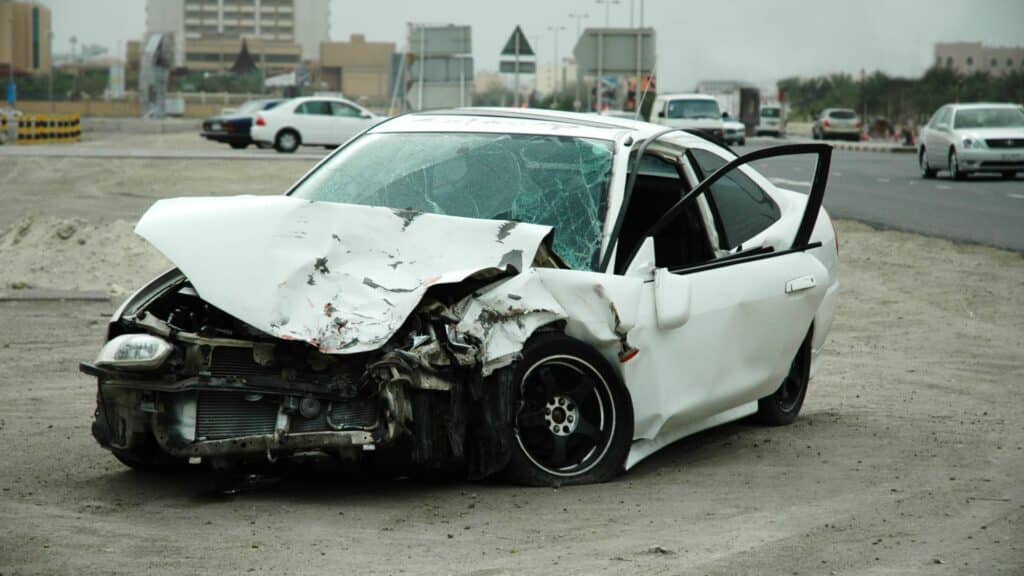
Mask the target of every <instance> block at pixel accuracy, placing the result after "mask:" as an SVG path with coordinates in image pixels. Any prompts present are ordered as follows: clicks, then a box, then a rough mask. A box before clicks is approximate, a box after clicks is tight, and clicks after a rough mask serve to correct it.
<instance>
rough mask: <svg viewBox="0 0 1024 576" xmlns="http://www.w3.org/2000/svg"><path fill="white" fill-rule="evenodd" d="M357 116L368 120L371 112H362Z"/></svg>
mask: <svg viewBox="0 0 1024 576" xmlns="http://www.w3.org/2000/svg"><path fill="white" fill-rule="evenodd" d="M359 117H360V118H362V119H363V120H369V119H370V118H373V114H370V113H369V112H363V113H362V114H360V115H359Z"/></svg>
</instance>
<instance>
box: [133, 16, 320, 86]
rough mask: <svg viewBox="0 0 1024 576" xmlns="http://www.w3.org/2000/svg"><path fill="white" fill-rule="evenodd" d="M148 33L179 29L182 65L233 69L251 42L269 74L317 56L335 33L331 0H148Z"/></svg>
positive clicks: (178, 55)
mask: <svg viewBox="0 0 1024 576" xmlns="http://www.w3.org/2000/svg"><path fill="white" fill-rule="evenodd" d="M146 32H147V33H154V32H170V33H173V34H174V42H175V61H176V65H177V66H185V67H187V68H188V69H190V70H197V71H208V72H220V71H226V70H228V69H230V68H231V65H232V64H233V63H234V58H235V57H236V56H237V55H238V53H239V51H240V50H241V47H242V41H243V40H244V41H245V44H246V46H247V48H248V49H249V53H250V54H252V56H253V58H254V60H255V61H256V64H257V66H260V67H264V68H265V71H267V72H269V73H276V72H279V71H285V70H290V69H292V68H294V67H295V66H296V65H297V64H299V63H300V62H302V61H303V60H312V59H316V58H317V57H318V56H319V53H320V43H321V42H326V41H327V40H328V39H329V37H330V4H329V0H147V4H146Z"/></svg>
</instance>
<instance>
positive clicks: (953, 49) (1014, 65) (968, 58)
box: [935, 42, 1024, 76]
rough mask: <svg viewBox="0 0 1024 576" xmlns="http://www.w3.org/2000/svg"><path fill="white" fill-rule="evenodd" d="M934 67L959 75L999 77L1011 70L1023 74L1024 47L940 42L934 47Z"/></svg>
mask: <svg viewBox="0 0 1024 576" xmlns="http://www.w3.org/2000/svg"><path fill="white" fill-rule="evenodd" d="M935 65H936V66H942V67H946V68H952V69H954V70H956V71H957V72H960V73H961V74H973V73H975V72H988V73H989V74H991V75H993V76H1001V75H1003V74H1006V73H1008V72H1010V71H1012V70H1017V71H1020V72H1024V46H1012V47H1010V46H985V45H983V44H982V43H981V42H940V43H938V44H936V45H935Z"/></svg>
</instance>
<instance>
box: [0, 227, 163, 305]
mask: <svg viewBox="0 0 1024 576" xmlns="http://www.w3.org/2000/svg"><path fill="white" fill-rule="evenodd" d="M134 227H135V223H134V222H129V221H127V220H116V221H114V222H110V223H104V224H92V223H90V222H89V221H87V220H84V219H82V218H56V217H50V216H47V217H26V218H22V219H21V220H19V221H18V222H16V223H14V224H13V225H12V226H10V227H9V228H7V229H6V230H3V231H2V232H0V289H12V288H13V289H19V288H53V289H61V290H106V291H108V292H110V293H111V294H112V295H115V296H116V295H121V294H125V293H128V292H131V291H133V290H135V289H136V288H137V287H139V286H141V285H142V284H143V283H145V282H146V281H147V280H149V279H150V278H153V277H154V276H156V275H157V274H159V273H160V272H162V271H164V270H166V269H168V268H170V266H171V264H170V263H169V262H168V261H167V259H166V258H164V257H163V256H162V255H161V254H160V253H159V252H157V251H156V249H154V248H153V247H152V246H150V245H149V244H148V243H147V242H146V241H145V240H143V239H142V238H140V237H139V236H136V235H135V233H134V232H132V229H133V228H134Z"/></svg>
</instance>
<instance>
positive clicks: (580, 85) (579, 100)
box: [569, 12, 590, 111]
mask: <svg viewBox="0 0 1024 576" xmlns="http://www.w3.org/2000/svg"><path fill="white" fill-rule="evenodd" d="M569 18H572V19H574V20H576V41H577V42H579V41H580V33H581V30H580V24H581V22H582V21H583V20H586V19H587V18H590V14H588V13H586V12H583V13H581V14H577V13H571V14H569ZM582 90H583V78H582V77H581V76H580V72H579V67H578V66H577V68H576V101H575V102H574V103H573V107H574V108H576V110H577V111H578V110H579V108H580V106H582V103H583V101H582V97H583V93H582Z"/></svg>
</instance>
